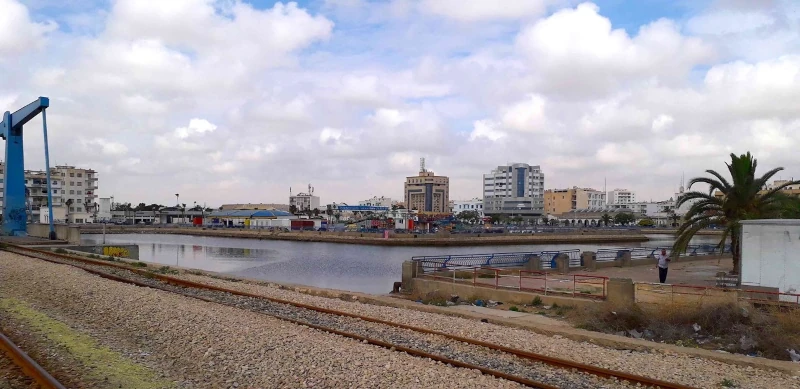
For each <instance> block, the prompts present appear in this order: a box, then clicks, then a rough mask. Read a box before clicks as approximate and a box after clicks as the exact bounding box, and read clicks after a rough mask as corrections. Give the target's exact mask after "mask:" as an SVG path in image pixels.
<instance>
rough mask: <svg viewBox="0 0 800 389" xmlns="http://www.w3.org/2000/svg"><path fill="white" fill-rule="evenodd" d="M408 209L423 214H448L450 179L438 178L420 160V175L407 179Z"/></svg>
mask: <svg viewBox="0 0 800 389" xmlns="http://www.w3.org/2000/svg"><path fill="white" fill-rule="evenodd" d="M403 193H404V197H405V203H406V208H408V209H410V210H417V211H419V212H421V213H448V212H449V209H448V208H449V205H450V178H448V177H445V176H437V175H436V174H434V172H432V171H429V170H427V169H426V168H425V159H424V158H422V159H420V169H419V174H418V175H416V176H412V177H406V182H405V185H404V189H403Z"/></svg>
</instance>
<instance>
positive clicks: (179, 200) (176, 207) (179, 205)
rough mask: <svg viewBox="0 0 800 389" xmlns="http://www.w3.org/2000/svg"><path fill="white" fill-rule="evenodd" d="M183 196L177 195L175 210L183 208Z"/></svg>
mask: <svg viewBox="0 0 800 389" xmlns="http://www.w3.org/2000/svg"><path fill="white" fill-rule="evenodd" d="M180 197H181V195H180V194H179V193H175V209H179V208H180V207H181V199H180Z"/></svg>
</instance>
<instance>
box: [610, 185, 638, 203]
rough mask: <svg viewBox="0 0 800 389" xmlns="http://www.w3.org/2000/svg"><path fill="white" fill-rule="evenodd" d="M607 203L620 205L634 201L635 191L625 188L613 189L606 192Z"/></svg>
mask: <svg viewBox="0 0 800 389" xmlns="http://www.w3.org/2000/svg"><path fill="white" fill-rule="evenodd" d="M606 198H607V199H608V204H609V205H622V204H630V203H635V202H636V193H634V192H633V191H630V190H627V189H614V190H612V191H611V192H608V197H606Z"/></svg>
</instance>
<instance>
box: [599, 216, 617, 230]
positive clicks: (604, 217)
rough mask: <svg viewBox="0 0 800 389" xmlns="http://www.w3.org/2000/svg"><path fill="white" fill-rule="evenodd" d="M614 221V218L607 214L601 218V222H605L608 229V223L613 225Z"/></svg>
mask: <svg viewBox="0 0 800 389" xmlns="http://www.w3.org/2000/svg"><path fill="white" fill-rule="evenodd" d="M613 220H614V218H612V217H611V215H609V214H607V213H604V214H603V216H601V217H600V221H601V222H603V225H604V226H606V227H608V223H611V222H612V221H613Z"/></svg>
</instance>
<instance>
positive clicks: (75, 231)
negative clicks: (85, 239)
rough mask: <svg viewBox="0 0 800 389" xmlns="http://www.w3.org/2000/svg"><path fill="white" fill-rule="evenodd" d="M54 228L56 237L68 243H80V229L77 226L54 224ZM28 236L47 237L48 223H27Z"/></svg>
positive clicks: (48, 235) (48, 231)
mask: <svg viewBox="0 0 800 389" xmlns="http://www.w3.org/2000/svg"><path fill="white" fill-rule="evenodd" d="M55 230H56V239H59V240H65V241H67V242H69V243H70V244H81V230H80V228H79V227H75V226H68V225H65V224H56V225H55ZM28 236H35V237H37V238H45V239H49V238H50V225H49V224H39V223H35V224H28Z"/></svg>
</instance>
